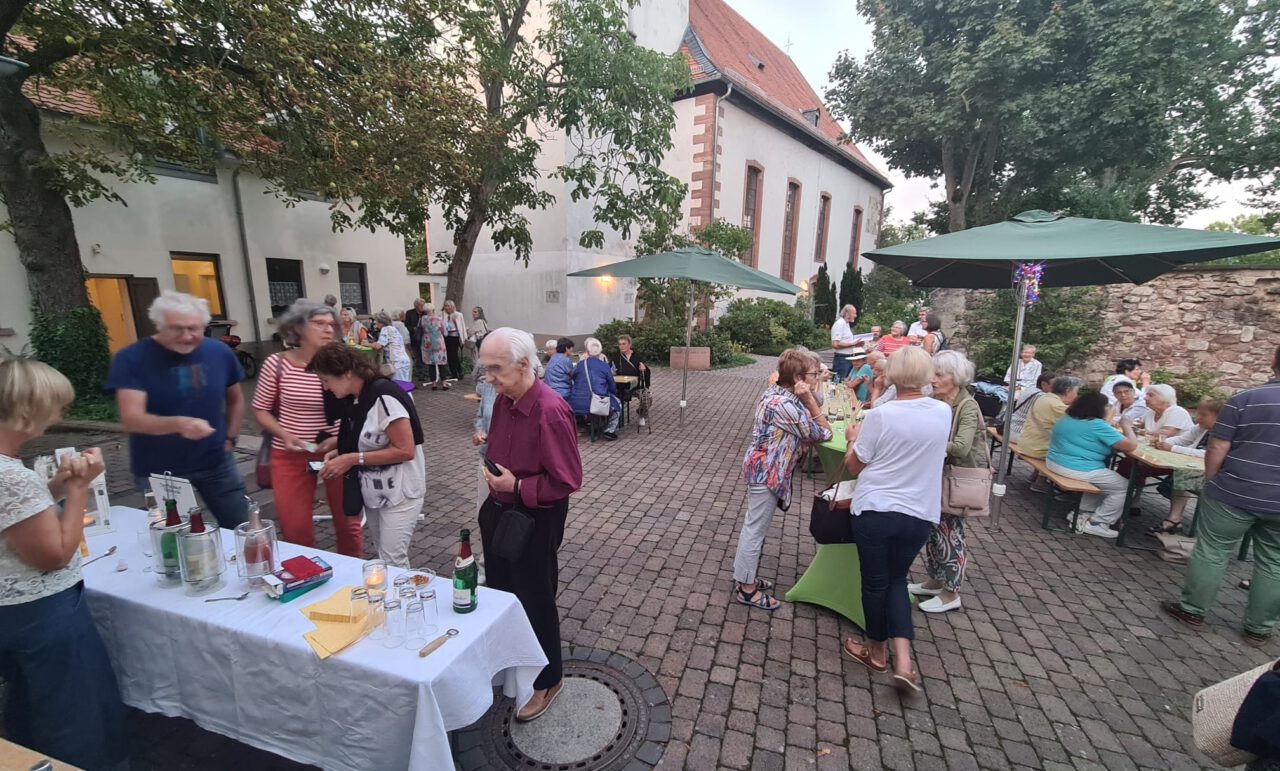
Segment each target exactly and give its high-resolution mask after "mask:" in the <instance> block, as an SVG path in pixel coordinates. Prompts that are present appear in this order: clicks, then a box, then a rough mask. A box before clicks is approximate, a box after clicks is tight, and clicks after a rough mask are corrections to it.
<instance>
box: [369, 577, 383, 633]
mask: <svg viewBox="0 0 1280 771" xmlns="http://www.w3.org/2000/svg"><path fill="white" fill-rule="evenodd" d="M368 597H369V610H368V613H369V639H371V640H381V639H383V638H385V637H386V636H387V609H386V607H385V603H384V602H383V600H385V599H386V597H387V593H386V592H380V591H378V590H376V589H374V590H370V591H369V594H368Z"/></svg>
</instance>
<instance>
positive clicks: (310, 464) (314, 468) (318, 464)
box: [307, 460, 324, 474]
mask: <svg viewBox="0 0 1280 771" xmlns="http://www.w3.org/2000/svg"><path fill="white" fill-rule="evenodd" d="M322 468H324V461H322V460H309V461H307V471H310V472H311V473H312V474H317V473H319V472H320V469H322Z"/></svg>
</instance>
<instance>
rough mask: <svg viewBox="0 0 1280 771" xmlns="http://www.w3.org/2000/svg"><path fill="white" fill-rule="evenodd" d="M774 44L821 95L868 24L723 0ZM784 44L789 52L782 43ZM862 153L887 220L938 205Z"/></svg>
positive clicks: (1226, 189) (864, 47)
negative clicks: (878, 177)
mask: <svg viewBox="0 0 1280 771" xmlns="http://www.w3.org/2000/svg"><path fill="white" fill-rule="evenodd" d="M727 2H728V4H729V5H730V7H732V8H733V9H734V10H736V11H737V12H738V13H740V14H742V16H743V17H744V18H746V20H747V21H749V22H751V23H752V24H754V25H755V26H756V28H757V29H759V30H760V31H761V32H763V33H764V34H765V35H766V36H768V38H769V39H770V40H772V41H773V42H774V43H775V44H776V45H778V46H780V47H782V48H783V50H784V51H788V52H789V53H790V55H791V58H792V60H793V61H795V63H796V66H797V67H799V68H800V71H801V72H802V73H804V76H805V78H807V79H808V80H809V83H810V84H811V85H812V86H813V87H814V90H815V91H817V92H818V96H822V95H823V93H824V92H825V91H826V88H827V83H828V78H827V74H828V72H829V71H830V70H831V65H832V64H834V63H835V60H836V56H837V55H839V53H840V52H841V51H849V52H850V53H852V54H855V55H857V56H862V55H864V54H865V53H866V52H867V51H869V50H871V28H870V25H869V24H868V23H867V22H866V20H865V19H863V18H862V16H861V15H859V14H858V10H857V3H856V2H855V0H727ZM788 42H790V44H791V45H790V47H789V48H788V46H787V44H788ZM860 149H861V150H862V152H863V153H864V154H865V155H866V156H867V157H868V158H869V159H870V160H871V162H872V163H874V164H875V165H876V166H877V167H878V168H879V169H880V170H881V171H884V172H885V173H887V174H888V176H889V179H890V180H891V181H892V182H893V190H892V191H890V192H889V195H888V197H887V198H886V203H887V204H888V205H889V206H890V207H892V209H893V212H892V214H891V217H892V219H894V220H902V219H906V218H907V217H909V216H910V215H911V214H912V213H913V212H917V211H920V210H922V209H924V208H926V207H927V206H928V205H929V203H931V202H933V201H937V200H941V198H942V192H941V187H940V186H939V187H936V188H935V187H934V183H933V180H928V179H922V178H918V177H917V178H913V179H908V178H907V177H906V176H904V175H903V174H902V173H901V172H899V171H897V170H895V169H892V168H890V167H889V164H887V163H885V161H884V158H882V157H881V156H880V155H879V154H877V153H875V152H874V151H872V150H871V149H870V148H867V147H860ZM1246 185H1247V183H1243V182H1236V183H1232V184H1230V185H1228V184H1222V183H1215V184H1212V185H1209V186H1207V187H1206V190H1207V192H1208V193H1209V194H1210V195H1211V196H1212V197H1213V198H1216V199H1217V201H1218V202H1217V205H1216V206H1214V207H1212V208H1209V209H1205V210H1203V211H1199V212H1196V213H1195V214H1194V215H1192V216H1190V217H1188V218H1187V220H1186V222H1184V223H1183V224H1184V225H1186V226H1188V227H1204V226H1205V225H1208V224H1209V223H1211V222H1214V221H1217V220H1229V219H1231V218H1232V217H1234V216H1236V215H1238V214H1245V213H1248V212H1249V209H1248V208H1247V207H1245V206H1244V205H1242V204H1241V203H1240V200H1242V199H1244V198H1246V197H1247V193H1246V191H1245V187H1246Z"/></svg>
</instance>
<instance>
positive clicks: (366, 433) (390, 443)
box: [307, 343, 427, 568]
mask: <svg viewBox="0 0 1280 771" xmlns="http://www.w3.org/2000/svg"><path fill="white" fill-rule="evenodd" d="M307 371H308V372H311V373H314V374H315V375H316V376H317V377H318V378H319V379H320V384H321V385H322V386H323V387H324V390H326V391H328V392H329V393H331V394H333V395H334V396H335V397H337V398H338V399H352V400H354V401H352V402H350V403H348V404H347V406H346V407H345V409H344V410H343V413H342V421H341V424H340V428H339V430H338V446H337V447H335V448H334V449H332V450H330V451H329V452H327V453H325V456H324V466H323V467H321V469H320V478H321V479H322V480H324V481H325V483H326V484H328V483H329V481H330V480H335V481H339V482H342V483H343V484H344V491H343V506H344V510H343V512H342V513H343V514H345V515H346V516H347V517H348V518H350V519H354V520H355V521H356V522H359V521H360V519H359V518H360V510H361V509H364V515H365V521H367V522H368V523H369V536H370V537H371V538H372V539H373V542H374V544H375V545H376V546H377V548H378V557H379V558H380V559H383V560H386V561H387V562H388V563H389V564H391V565H395V566H396V567H402V568H407V567H409V542H410V541H411V540H413V528H414V525H416V524H417V522H418V515H419V514H420V513H422V499H423V497H424V496H425V495H426V492H427V489H426V473H427V462H426V459H425V458H424V456H423V454H422V426H421V425H420V424H419V422H418V410H417V409H416V408H415V407H414V405H413V400H412V399H410V398H409V395H408V394H406V393H405V392H404V389H403V388H401V387H400V386H398V385H396V384H395V383H393V382H391V381H390V380H387V379H386V378H384V377H382V376H380V375H379V374H378V373H377V371H376V370H374V368H373V365H372V364H371V363H370V362H369V359H368V358H367V357H365V356H362V355H360V352H359V351H353V350H351V348H350V347H349V346H345V345H342V344H341V343H330V344H329V345H326V346H325V347H323V348H321V349H320V350H319V351H317V352H316V354H315V356H313V357H312V358H311V363H310V364H308V365H307ZM338 516H339V513H338V512H336V511H335V512H334V519H335V520H336V519H337V518H338Z"/></svg>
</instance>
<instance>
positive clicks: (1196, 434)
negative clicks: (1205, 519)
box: [1115, 388, 1224, 535]
mask: <svg viewBox="0 0 1280 771" xmlns="http://www.w3.org/2000/svg"><path fill="white" fill-rule="evenodd" d="M1115 392H1116V395H1117V396H1119V394H1120V389H1119V388H1116V391H1115ZM1223 406H1224V403H1223V402H1222V401H1221V400H1219V399H1214V398H1213V397H1211V396H1206V397H1205V398H1203V399H1201V400H1200V403H1199V404H1198V405H1196V425H1195V427H1193V428H1191V429H1190V430H1188V431H1183V432H1182V433H1181V434H1178V435H1177V436H1175V437H1173V438H1172V439H1162V440H1160V441H1158V442H1156V448H1157V449H1160V450H1167V451H1169V452H1174V453H1177V454H1179V455H1190V456H1192V457H1193V458H1203V457H1204V456H1205V450H1206V449H1207V448H1208V446H1209V432H1210V431H1213V427H1214V426H1216V425H1218V415H1219V414H1220V413H1221V412H1222V408H1223ZM1203 487H1204V471H1193V470H1187V469H1174V471H1173V473H1172V474H1170V475H1169V476H1168V477H1167V478H1165V479H1164V480H1163V481H1161V482H1160V484H1159V486H1157V487H1156V492H1158V493H1160V494H1161V495H1163V496H1164V497H1166V498H1168V499H1169V517H1168V518H1167V519H1165V520H1164V521H1163V522H1161V523H1160V524H1159V525H1156V526H1155V527H1153V528H1151V531H1150V532H1151V533H1152V534H1153V535H1154V534H1156V533H1176V532H1178V529H1179V528H1180V527H1181V526H1182V515H1183V513H1184V512H1185V511H1186V509H1187V501H1189V500H1190V499H1191V498H1192V497H1194V496H1196V495H1199V494H1200V490H1201V488H1203Z"/></svg>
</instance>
